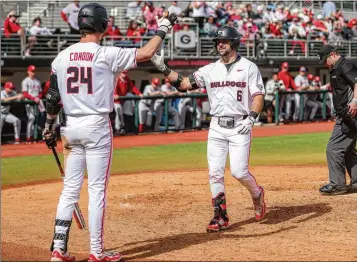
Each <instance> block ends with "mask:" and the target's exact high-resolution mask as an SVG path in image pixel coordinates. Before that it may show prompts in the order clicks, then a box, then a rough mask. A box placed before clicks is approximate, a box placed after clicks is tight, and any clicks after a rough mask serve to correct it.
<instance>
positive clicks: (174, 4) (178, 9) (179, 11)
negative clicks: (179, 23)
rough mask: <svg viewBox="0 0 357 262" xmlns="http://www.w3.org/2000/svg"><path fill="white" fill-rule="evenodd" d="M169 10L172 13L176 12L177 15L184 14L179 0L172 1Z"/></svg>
mask: <svg viewBox="0 0 357 262" xmlns="http://www.w3.org/2000/svg"><path fill="white" fill-rule="evenodd" d="M167 11H169V13H170V14H176V15H177V16H181V14H182V8H181V7H179V6H177V1H172V2H171V5H170V6H169V8H168V9H167Z"/></svg>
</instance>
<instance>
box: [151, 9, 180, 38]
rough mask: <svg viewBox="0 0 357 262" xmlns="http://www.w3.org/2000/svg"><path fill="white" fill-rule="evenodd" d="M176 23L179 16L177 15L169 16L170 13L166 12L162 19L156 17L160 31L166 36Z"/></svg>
mask: <svg viewBox="0 0 357 262" xmlns="http://www.w3.org/2000/svg"><path fill="white" fill-rule="evenodd" d="M176 21H177V15H176V14H175V13H173V14H170V15H169V12H168V11H165V12H164V15H163V16H162V17H161V18H158V17H156V23H157V25H158V30H161V31H164V32H165V33H166V34H167V33H168V32H169V31H170V30H171V29H172V26H173V25H174V24H175V23H176Z"/></svg>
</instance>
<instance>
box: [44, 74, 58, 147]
mask: <svg viewBox="0 0 357 262" xmlns="http://www.w3.org/2000/svg"><path fill="white" fill-rule="evenodd" d="M46 99H47V102H46V123H45V128H44V130H43V133H42V136H43V139H44V140H45V141H46V144H47V146H48V147H49V148H51V147H52V146H56V145H57V143H56V139H57V136H56V131H55V130H54V123H55V120H56V117H57V115H58V113H59V112H60V110H61V108H62V107H61V104H60V102H61V95H60V92H59V89H58V82H57V74H56V72H55V71H54V70H52V74H51V76H50V88H49V89H48V92H47V95H46Z"/></svg>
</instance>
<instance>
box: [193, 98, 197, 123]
mask: <svg viewBox="0 0 357 262" xmlns="http://www.w3.org/2000/svg"><path fill="white" fill-rule="evenodd" d="M192 99H193V102H192V104H193V117H192V127H193V129H196V122H197V115H196V110H197V97H192Z"/></svg>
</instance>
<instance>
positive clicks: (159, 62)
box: [150, 49, 167, 72]
mask: <svg viewBox="0 0 357 262" xmlns="http://www.w3.org/2000/svg"><path fill="white" fill-rule="evenodd" d="M150 60H151V62H152V63H153V64H154V66H155V67H156V68H157V69H158V70H159V71H160V72H164V71H165V70H166V68H167V66H166V65H165V60H164V49H161V51H160V55H157V54H155V55H154V56H153V57H151V59H150Z"/></svg>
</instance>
